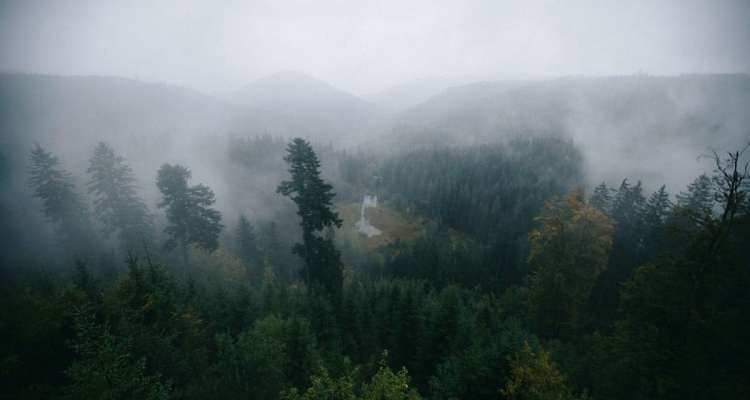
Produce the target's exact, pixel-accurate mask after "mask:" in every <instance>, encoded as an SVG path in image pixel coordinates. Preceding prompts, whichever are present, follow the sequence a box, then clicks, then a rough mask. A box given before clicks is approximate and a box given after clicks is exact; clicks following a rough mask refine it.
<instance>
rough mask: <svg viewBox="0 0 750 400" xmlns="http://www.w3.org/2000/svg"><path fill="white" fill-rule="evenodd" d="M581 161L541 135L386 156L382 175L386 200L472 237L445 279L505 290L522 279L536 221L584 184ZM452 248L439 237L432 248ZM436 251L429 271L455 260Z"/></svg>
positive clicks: (566, 147) (570, 150) (562, 144)
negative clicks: (547, 206) (555, 200)
mask: <svg viewBox="0 0 750 400" xmlns="http://www.w3.org/2000/svg"><path fill="white" fill-rule="evenodd" d="M581 163H582V159H581V154H580V153H579V152H578V150H577V149H576V148H575V147H574V146H573V144H572V143H570V142H568V141H564V140H560V139H556V138H537V139H529V140H515V141H512V142H510V143H509V144H507V145H500V144H492V145H483V146H475V147H451V148H436V149H423V150H416V151H412V152H405V153H402V154H398V155H396V156H393V157H390V158H388V159H386V160H385V161H384V162H383V163H382V166H381V167H380V168H379V169H378V171H377V174H378V176H380V177H382V187H383V189H384V191H385V192H386V193H385V194H384V195H383V198H384V199H385V200H386V201H390V202H392V203H395V204H396V205H400V207H401V208H402V209H403V211H404V212H406V213H414V212H416V213H418V214H421V215H423V216H425V217H427V218H430V219H433V220H435V221H437V223H439V224H440V225H441V226H445V227H446V228H451V229H453V230H458V231H460V232H461V233H463V234H467V235H469V236H470V237H471V239H472V240H471V241H459V243H457V247H459V248H458V251H457V252H456V254H457V255H458V256H459V257H461V259H459V260H456V264H457V265H456V266H455V267H453V268H451V270H449V271H446V272H447V273H448V274H447V276H446V278H447V280H451V281H454V282H465V283H466V284H467V286H471V287H473V286H476V285H482V286H484V287H490V288H493V289H503V288H506V287H508V286H510V285H512V284H519V283H521V282H522V281H523V275H524V274H523V271H525V262H526V258H527V254H528V245H527V240H526V238H527V235H528V232H529V231H530V230H531V229H532V228H533V226H534V225H533V219H534V217H535V216H536V215H537V214H538V213H539V210H540V209H541V208H542V206H543V205H544V202H545V201H546V200H548V199H549V198H551V197H553V196H558V195H562V194H564V193H566V192H567V191H568V190H570V189H571V188H572V187H573V186H575V185H579V184H580V183H581V182H582V165H581ZM419 245H423V244H422V243H420V244H419ZM453 245H454V242H453V241H448V240H441V241H439V242H437V243H435V244H433V245H432V246H434V247H435V248H436V250H439V251H440V252H447V251H448V250H447V249H450V248H451V247H453ZM462 246H466V249H465V250H464V249H462V248H461V247H462ZM419 251H421V250H419ZM425 251H429V250H425ZM435 254H439V253H437V252H433V253H432V254H431V255H430V257H431V258H430V261H429V262H425V263H424V264H428V265H426V266H425V269H426V270H429V269H430V265H429V264H430V263H432V264H436V263H438V262H440V263H441V264H447V263H448V262H450V261H448V260H445V261H444V259H445V257H446V256H444V255H443V254H441V255H440V256H439V257H438V256H436V255H435ZM415 258H416V259H417V260H418V261H417V262H419V257H415ZM463 263H467V264H469V266H467V267H466V268H463V265H462V264H463ZM420 271H421V269H420ZM413 274H414V272H412V275H410V276H414V275H413ZM419 277H421V278H425V279H430V280H433V279H434V278H435V275H434V274H431V275H421V276H419Z"/></svg>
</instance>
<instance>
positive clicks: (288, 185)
mask: <svg viewBox="0 0 750 400" xmlns="http://www.w3.org/2000/svg"><path fill="white" fill-rule="evenodd" d="M284 160H285V161H286V162H287V163H288V164H289V173H290V174H291V178H292V179H291V180H289V181H283V182H281V183H280V184H279V186H278V188H277V189H276V190H277V192H279V193H281V194H282V195H284V196H288V197H290V198H291V199H292V201H294V203H295V204H296V205H297V215H299V216H300V218H301V221H300V226H301V227H302V239H303V243H301V244H297V245H295V246H294V253H295V254H297V255H299V256H300V257H302V258H303V259H304V261H305V279H306V281H307V283H308V284H311V283H313V282H317V283H320V284H322V285H323V286H325V287H326V288H327V289H329V290H332V291H336V292H338V291H339V290H340V289H341V283H342V280H343V276H342V264H341V257H340V254H339V251H338V250H337V249H336V247H335V246H334V244H333V239H332V237H331V235H330V233H331V232H332V228H333V227H340V226H341V219H340V218H339V216H338V214H337V213H336V212H334V211H333V205H332V204H331V201H332V200H333V197H334V195H335V194H334V193H333V190H332V189H333V187H332V186H331V185H329V184H328V183H326V182H325V181H323V179H322V178H321V177H320V161H318V156H317V155H316V154H315V152H314V151H313V149H312V147H311V146H310V144H309V143H307V142H306V141H305V140H304V139H301V138H296V139H294V140H293V141H292V142H291V143H289V146H288V147H287V155H286V156H285V157H284ZM324 230H327V231H328V234H327V235H325V236H322V234H323V233H324V232H323V231H324Z"/></svg>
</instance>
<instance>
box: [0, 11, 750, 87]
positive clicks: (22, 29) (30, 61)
mask: <svg viewBox="0 0 750 400" xmlns="http://www.w3.org/2000/svg"><path fill="white" fill-rule="evenodd" d="M748 19H750V3H748V2H747V1H744V0H733V1H726V0H718V1H702V0H666V1H648V0H635V1H627V2H623V1H616V0H605V1H554V0H549V1H476V0H469V1H444V0H439V1H425V0H417V1H408V2H404V1H393V0H384V1H377V2H359V1H329V0H324V1H222V2H219V4H216V3H215V2H206V1H192V0H187V1H157V2H154V1H147V0H136V1H128V2H108V1H106V2H103V1H82V0H66V1H55V0H49V1H44V0H32V1H7V0H6V1H3V2H2V4H0V53H1V54H2V57H0V69H2V70H8V71H23V72H37V73H46V74H61V75H114V76H122V77H127V78H136V79H141V80H146V81H152V82H167V83H172V84H177V85H181V86H186V87H191V88H196V89H199V90H201V91H204V92H207V93H217V92H220V93H221V92H226V91H232V90H236V89H238V88H240V87H242V86H243V85H245V84H247V83H249V82H252V81H254V80H256V79H258V78H261V77H264V76H266V75H269V74H272V73H275V72H278V71H281V70H295V71H302V72H305V73H307V74H310V75H312V76H314V77H316V78H319V79H321V80H323V81H326V82H329V83H331V84H333V85H334V86H336V87H339V88H341V89H344V90H346V91H349V92H353V93H355V94H357V95H365V94H369V93H376V92H379V91H381V90H384V89H387V88H389V87H393V86H397V85H400V84H403V83H405V82H409V81H413V80H416V79H428V78H429V79H448V78H449V79H452V80H456V81H462V82H469V81H476V80H488V79H519V78H553V77H559V76H565V75H622V74H633V73H639V72H643V73H648V74H656V75H676V74H682V73H719V72H747V71H748V70H750V52H749V51H748V50H747V43H750V24H748V23H747V21H748Z"/></svg>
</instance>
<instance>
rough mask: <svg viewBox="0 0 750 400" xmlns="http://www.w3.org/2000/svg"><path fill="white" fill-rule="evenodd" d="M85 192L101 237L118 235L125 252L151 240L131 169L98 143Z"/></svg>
mask: <svg viewBox="0 0 750 400" xmlns="http://www.w3.org/2000/svg"><path fill="white" fill-rule="evenodd" d="M87 172H88V173H89V174H90V175H91V179H90V180H89V183H88V186H89V193H92V194H93V195H94V197H95V199H94V214H95V215H96V216H97V217H98V218H99V220H100V221H101V222H102V224H103V225H104V233H105V235H109V234H111V233H112V232H113V231H117V232H118V236H119V238H120V243H121V244H122V246H123V247H124V248H125V249H126V250H128V251H133V250H135V249H140V248H142V247H143V246H144V245H145V244H146V243H149V242H150V241H151V236H152V228H153V227H152V223H151V218H150V216H149V214H148V208H147V207H146V203H144V201H143V200H142V199H141V198H140V197H139V196H138V194H137V193H136V187H135V177H134V176H133V170H132V169H131V168H130V166H128V165H127V164H126V163H125V159H124V158H123V157H120V156H118V155H116V154H115V152H114V150H112V148H111V147H110V146H109V145H108V144H106V143H103V142H100V143H99V144H98V145H97V146H96V149H95V150H94V154H93V156H92V157H91V159H90V160H89V168H88V170H87Z"/></svg>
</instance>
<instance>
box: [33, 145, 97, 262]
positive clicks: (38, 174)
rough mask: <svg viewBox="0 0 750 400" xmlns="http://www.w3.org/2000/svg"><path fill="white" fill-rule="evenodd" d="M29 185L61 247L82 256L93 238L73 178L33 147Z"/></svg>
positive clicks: (57, 163) (85, 209) (53, 159)
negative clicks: (53, 225) (52, 227)
mask: <svg viewBox="0 0 750 400" xmlns="http://www.w3.org/2000/svg"><path fill="white" fill-rule="evenodd" d="M29 161H30V163H31V166H30V168H29V175H30V177H29V182H30V184H31V187H32V188H33V189H34V197H37V198H39V199H41V200H42V212H43V213H44V216H45V217H47V219H48V220H49V221H50V222H52V223H54V224H55V225H56V228H57V234H58V236H59V237H60V241H61V242H62V243H63V245H64V246H65V247H66V248H67V249H68V250H70V251H72V252H73V253H74V254H77V255H82V254H85V253H86V252H87V251H88V250H90V249H89V247H90V246H91V244H92V242H93V240H94V235H93V233H92V231H91V224H90V222H89V218H88V210H87V207H86V202H85V201H84V199H83V198H82V196H81V195H80V194H78V193H77V192H76V191H75V185H74V184H73V178H72V176H71V175H70V174H69V173H68V172H67V171H65V170H64V169H63V168H62V167H61V166H60V161H59V160H58V159H57V157H55V156H53V155H52V154H50V153H49V152H47V151H46V150H44V149H43V148H42V147H41V146H40V145H39V144H36V145H35V146H34V149H33V150H32V151H31V155H30V157H29Z"/></svg>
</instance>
